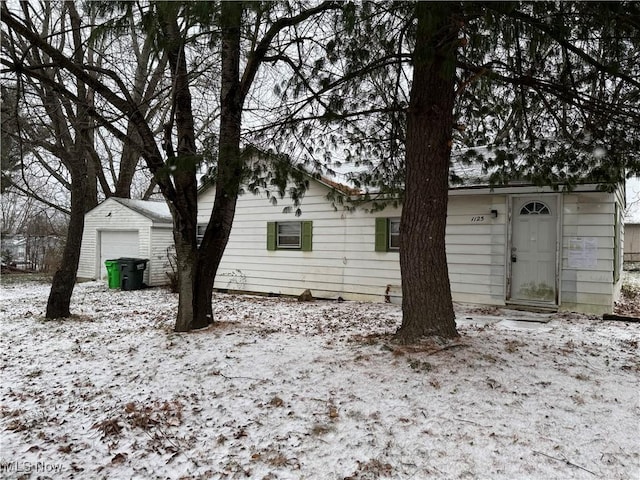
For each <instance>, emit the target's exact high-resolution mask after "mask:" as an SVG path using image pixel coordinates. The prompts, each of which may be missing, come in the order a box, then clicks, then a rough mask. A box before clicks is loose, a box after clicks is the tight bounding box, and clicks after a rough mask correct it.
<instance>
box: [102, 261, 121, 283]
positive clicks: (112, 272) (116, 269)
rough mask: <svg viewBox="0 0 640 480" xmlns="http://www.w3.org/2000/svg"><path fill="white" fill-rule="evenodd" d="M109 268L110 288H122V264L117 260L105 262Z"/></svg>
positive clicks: (108, 281)
mask: <svg viewBox="0 0 640 480" xmlns="http://www.w3.org/2000/svg"><path fill="white" fill-rule="evenodd" d="M104 265H105V267H107V283H108V284H109V288H120V262H119V261H118V260H117V259H116V260H105V261H104Z"/></svg>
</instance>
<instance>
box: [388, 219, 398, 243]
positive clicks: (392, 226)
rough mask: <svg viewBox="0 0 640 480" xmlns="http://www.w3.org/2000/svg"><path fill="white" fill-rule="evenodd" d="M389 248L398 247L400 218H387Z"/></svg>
mask: <svg viewBox="0 0 640 480" xmlns="http://www.w3.org/2000/svg"><path fill="white" fill-rule="evenodd" d="M389 248H400V219H399V218H392V219H390V220H389Z"/></svg>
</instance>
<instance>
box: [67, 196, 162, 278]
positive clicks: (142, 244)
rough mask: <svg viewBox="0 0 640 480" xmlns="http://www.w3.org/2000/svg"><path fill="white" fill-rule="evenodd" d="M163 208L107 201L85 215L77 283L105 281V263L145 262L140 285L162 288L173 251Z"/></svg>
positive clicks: (124, 200)
mask: <svg viewBox="0 0 640 480" xmlns="http://www.w3.org/2000/svg"><path fill="white" fill-rule="evenodd" d="M172 228H173V222H172V220H171V214H170V213H169V208H168V207H167V204H166V203H165V202H163V201H161V202H152V201H143V200H130V199H127V198H115V197H111V198H108V199H107V200H105V201H104V202H102V203H101V204H100V205H98V206H97V207H95V208H94V209H93V210H91V211H90V212H88V213H87V214H86V215H85V224H84V233H83V237H82V247H81V250H80V264H79V266H78V274H77V275H78V279H80V280H84V279H106V278H107V270H106V267H105V264H104V262H105V260H111V259H116V258H120V257H133V258H144V259H148V260H149V262H148V263H147V268H146V270H145V272H144V280H143V281H144V283H146V284H147V285H149V286H159V285H165V284H166V283H167V276H166V272H168V271H170V265H169V255H170V254H171V251H170V250H171V249H172V248H173V233H172Z"/></svg>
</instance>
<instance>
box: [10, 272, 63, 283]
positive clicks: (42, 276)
mask: <svg viewBox="0 0 640 480" xmlns="http://www.w3.org/2000/svg"><path fill="white" fill-rule="evenodd" d="M52 279H53V275H51V274H50V273H5V272H3V273H2V275H0V284H1V285H2V286H9V285H23V284H25V283H44V284H50V283H51V280H52Z"/></svg>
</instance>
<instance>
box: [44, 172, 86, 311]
mask: <svg viewBox="0 0 640 480" xmlns="http://www.w3.org/2000/svg"><path fill="white" fill-rule="evenodd" d="M71 174H72V178H73V181H72V182H71V216H70V218H69V228H68V230H67V240H66V243H65V245H64V251H63V253H62V260H61V262H60V267H59V268H58V270H56V273H55V274H54V275H53V282H52V283H51V291H50V292H49V300H48V301H47V311H46V314H45V317H46V318H50V319H52V318H64V317H68V316H70V315H71V312H70V305H71V295H72V294H73V287H74V286H75V283H76V272H77V271H78V263H79V261H80V245H81V244H82V232H83V230H84V214H85V206H86V204H87V188H88V185H87V184H85V183H84V182H82V181H79V180H78V179H79V178H82V172H77V171H72V172H71Z"/></svg>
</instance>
